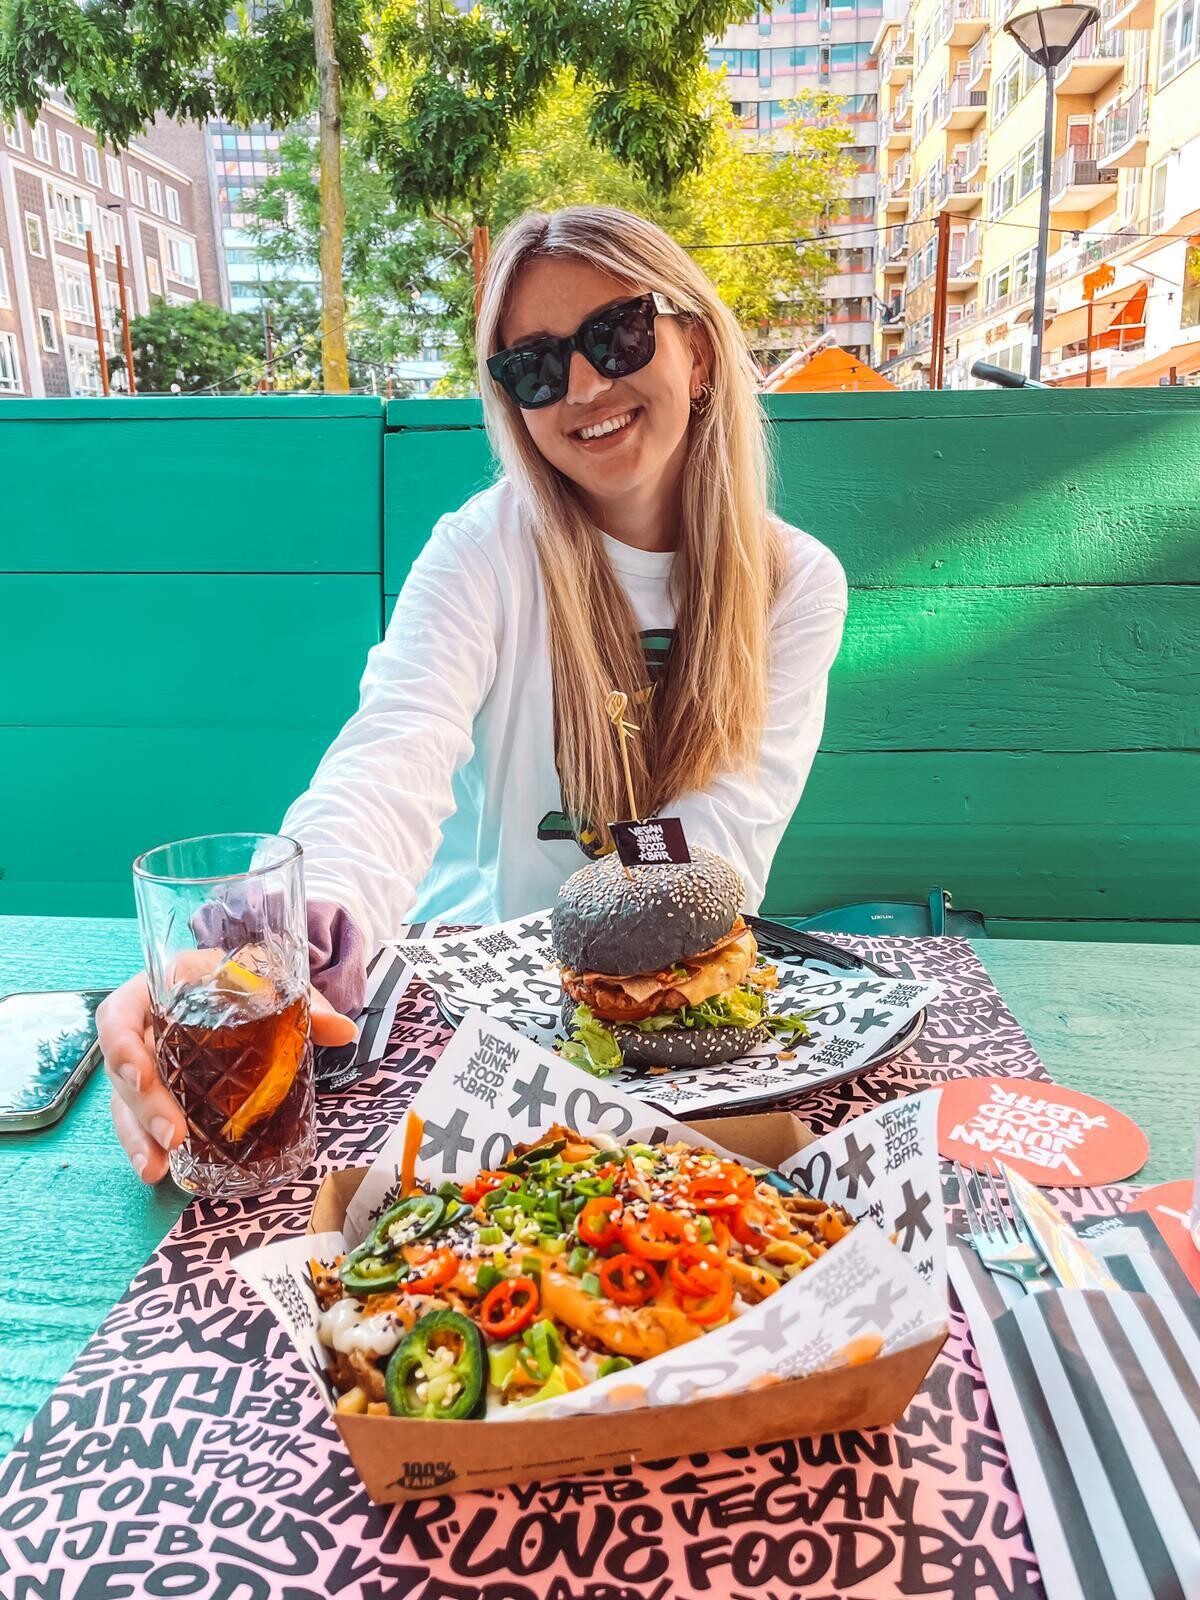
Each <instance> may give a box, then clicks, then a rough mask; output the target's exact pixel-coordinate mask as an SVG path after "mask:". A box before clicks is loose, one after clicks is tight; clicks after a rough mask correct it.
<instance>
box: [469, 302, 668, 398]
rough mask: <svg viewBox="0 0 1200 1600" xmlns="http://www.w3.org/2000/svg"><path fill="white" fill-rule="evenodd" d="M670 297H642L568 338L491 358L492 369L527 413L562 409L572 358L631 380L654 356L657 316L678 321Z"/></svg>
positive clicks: (593, 318) (609, 375) (517, 348)
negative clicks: (575, 356)
mask: <svg viewBox="0 0 1200 1600" xmlns="http://www.w3.org/2000/svg"><path fill="white" fill-rule="evenodd" d="M678 315H679V312H678V311H677V310H676V309H675V307H674V306H673V305H672V304H671V302H670V301H669V300H668V299H667V297H666V296H665V295H661V294H640V295H638V297H637V299H636V300H623V301H622V302H621V304H620V305H617V306H609V308H608V310H607V311H597V312H596V314H595V315H594V316H591V317H585V318H584V320H583V321H582V322H581V323H580V324H579V326H578V327H577V328H576V330H575V332H574V333H573V334H571V335H570V336H569V337H568V338H566V339H553V338H549V337H547V338H545V339H534V340H532V341H531V342H530V343H529V344H518V345H514V346H513V347H512V349H511V350H500V351H498V352H497V353H496V354H495V355H494V356H489V357H488V363H487V369H488V371H489V372H490V373H491V375H492V377H493V378H495V380H496V382H497V383H498V384H499V385H500V387H501V388H502V389H503V390H504V392H505V394H507V395H509V396H510V397H511V398H512V399H513V400H515V401H516V402H517V404H518V405H519V406H520V407H521V408H522V410H525V411H537V410H538V409H539V408H540V407H541V406H553V405H557V404H558V402H559V401H560V400H565V399H566V395H567V390H568V389H569V388H570V385H571V355H572V353H573V352H574V351H576V350H578V351H579V353H580V355H581V356H583V358H584V359H585V360H586V361H589V362H590V363H591V364H592V366H593V367H595V369H596V371H597V372H598V373H599V374H600V376H601V377H602V378H627V377H628V376H629V375H630V373H631V372H638V371H640V369H641V368H642V367H644V366H645V365H646V364H647V363H648V362H649V361H650V360H651V359H652V358H653V356H654V319H655V317H677V316H678Z"/></svg>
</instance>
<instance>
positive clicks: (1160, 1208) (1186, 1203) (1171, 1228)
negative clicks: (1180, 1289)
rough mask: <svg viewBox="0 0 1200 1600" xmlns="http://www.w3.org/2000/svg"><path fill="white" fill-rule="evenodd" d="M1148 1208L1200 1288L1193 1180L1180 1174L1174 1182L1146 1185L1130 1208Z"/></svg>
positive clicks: (1134, 1209) (1191, 1280) (1191, 1282)
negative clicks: (1193, 1231)
mask: <svg viewBox="0 0 1200 1600" xmlns="http://www.w3.org/2000/svg"><path fill="white" fill-rule="evenodd" d="M1129 1209H1130V1210H1131V1211H1145V1212H1148V1213H1149V1216H1150V1220H1151V1221H1152V1222H1153V1224H1154V1226H1155V1227H1156V1228H1157V1229H1158V1231H1159V1233H1161V1234H1162V1236H1163V1238H1164V1239H1165V1240H1166V1241H1167V1243H1168V1245H1170V1247H1171V1254H1172V1255H1173V1256H1174V1257H1175V1259H1176V1261H1178V1263H1179V1265H1180V1266H1181V1267H1182V1268H1183V1270H1184V1271H1185V1272H1186V1273H1187V1275H1188V1281H1189V1282H1190V1284H1191V1285H1192V1288H1193V1289H1196V1290H1200V1250H1197V1249H1196V1246H1195V1245H1194V1244H1193V1243H1192V1235H1191V1233H1190V1231H1189V1229H1190V1226H1191V1217H1190V1215H1189V1213H1190V1212H1191V1209H1192V1180H1191V1179H1190V1178H1176V1179H1175V1181H1174V1183H1156V1184H1155V1185H1154V1187H1153V1188H1152V1189H1143V1190H1142V1192H1141V1194H1139V1195H1138V1197H1137V1199H1136V1200H1135V1201H1134V1202H1133V1204H1132V1205H1131V1206H1130V1208H1129Z"/></svg>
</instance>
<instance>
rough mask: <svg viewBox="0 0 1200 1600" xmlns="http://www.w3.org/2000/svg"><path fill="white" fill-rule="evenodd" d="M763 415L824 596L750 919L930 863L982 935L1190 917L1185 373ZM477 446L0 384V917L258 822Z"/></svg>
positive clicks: (451, 418) (285, 791) (1170, 922)
mask: <svg viewBox="0 0 1200 1600" xmlns="http://www.w3.org/2000/svg"><path fill="white" fill-rule="evenodd" d="M768 413H769V415H770V418H771V421H772V434H773V437H774V441H775V446H776V456H777V461H778V490H777V503H778V505H779V508H780V510H781V511H782V513H783V514H784V515H785V516H786V517H788V518H789V519H790V520H792V521H794V522H797V523H800V524H801V525H803V526H805V527H806V528H808V529H809V530H810V531H811V532H812V533H814V534H816V535H817V536H818V537H820V538H822V539H824V540H825V541H826V542H827V543H828V544H830V545H831V546H832V547H833V549H834V550H836V551H837V553H838V555H839V556H840V558H841V560H842V562H843V564H844V565H845V567H846V570H847V573H848V575H849V578H850V584H851V591H852V592H851V609H850V617H849V621H848V625H847V630H846V640H845V645H844V647H843V650H842V654H841V657H840V659H839V661H838V663H837V666H836V668H835V670H834V675H833V679H832V682H831V688H830V702H829V716H828V721H827V726H826V734H825V740H824V744H823V749H822V753H821V755H820V756H819V757H818V759H817V762H816V765H815V768H814V771H813V774H812V778H811V780H810V782H809V785H808V788H807V790H806V793H805V796H804V799H803V801H802V803H801V806H800V809H799V811H798V813H797V815H796V818H795V820H794V822H793V824H792V826H791V828H790V830H789V832H788V835H787V838H786V840H785V843H784V846H783V848H782V850H781V852H780V855H779V857H778V859H777V862H776V868H775V872H774V874H773V876H772V880H771V884H770V888H769V892H768V900H767V909H768V910H771V911H774V912H776V913H794V914H805V913H808V912H811V911H816V910H819V909H820V908H821V907H822V906H826V905H831V904H838V903H842V902H845V901H848V900H855V899H865V898H872V897H879V896H892V897H909V898H915V897H920V896H923V895H924V893H925V891H926V890H927V889H928V888H929V886H930V885H931V884H932V883H933V882H935V881H940V882H944V883H946V884H948V885H949V886H950V887H951V888H952V889H953V891H954V893H955V896H956V898H957V900H958V901H959V903H961V904H973V905H977V906H979V907H980V908H981V909H982V910H983V911H984V912H985V913H987V915H988V918H989V922H990V925H991V928H992V931H993V933H996V934H1004V933H1011V934H1013V935H1019V936H1024V937H1075V938H1078V937H1089V938H1105V937H1106V938H1112V939H1136V938H1144V939H1153V940H1158V941H1170V940H1195V939H1197V938H1200V923H1198V922H1197V920H1196V919H1197V914H1198V913H1197V907H1198V905H1200V894H1198V890H1200V865H1198V863H1200V850H1198V849H1197V843H1198V839H1197V833H1198V828H1197V816H1196V810H1197V808H1196V805H1195V801H1194V793H1195V783H1194V778H1193V781H1192V783H1191V784H1189V782H1188V780H1189V778H1190V777H1192V775H1193V772H1194V771H1195V770H1196V768H1195V752H1196V749H1197V738H1196V727H1195V707H1196V705H1197V703H1198V702H1197V695H1196V689H1197V683H1196V666H1195V663H1196V661H1197V653H1196V646H1197V643H1198V637H1197V636H1198V635H1200V587H1197V582H1198V580H1200V392H1198V391H1195V390H1162V391H1160V390H1123V391H1119V392H1113V393H1111V394H1105V393H1103V392H1093V393H1091V394H1084V393H1081V392H1079V391H1072V392H1069V393H1054V392H1048V393H1040V394H1039V393H1033V392H1023V393H1015V394H1008V393H1005V394H1001V393H989V392H984V393H951V394H939V395H929V394H903V395H887V396H876V395H862V396H859V395H817V396H812V397H804V398H801V397H795V398H792V397H772V398H771V399H770V400H769V402H768ZM493 470H494V469H493V466H492V463H491V461H490V458H489V452H488V449H487V444H486V440H485V438H484V435H483V432H482V427H481V421H480V411H479V406H478V404H477V403H476V402H471V401H399V402H392V403H391V404H390V405H389V406H387V408H386V417H385V413H384V407H383V406H382V405H380V404H379V403H378V402H375V401H372V400H359V399H345V400H336V399H322V398H313V399H308V398H297V399H291V398H287V399H285V398H269V399H257V398H253V399H241V400H206V401H188V400H180V401H174V402H170V401H154V400H145V401H142V400H137V401H117V402H111V403H108V402H100V401H76V402H69V401H60V402H53V401H51V402H20V401H11V402H7V403H5V404H4V405H3V406H2V407H0V486H2V488H0V597H2V598H3V602H4V610H3V614H4V618H5V627H4V629H3V630H2V631H0V750H2V756H0V770H2V771H3V772H4V773H5V775H6V776H5V781H4V782H3V783H2V784H0V911H7V912H14V913H16V912H20V913H38V912H51V913H54V912H61V913H73V914H84V915H89V914H90V915H97V914H122V913H127V912H128V911H129V910H130V909H131V895H130V891H129V863H130V860H131V858H132V856H133V855H134V854H135V853H136V851H137V850H138V849H140V848H142V847H144V846H145V845H146V844H147V843H149V842H152V841H155V840H158V839H161V838H165V837H169V836H178V835H181V834H186V833H189V832H198V831H204V830H207V829H211V828H223V827H252V828H253V827H271V826H274V825H275V824H277V822H278V819H279V816H280V814H281V813H282V811H283V809H284V807H285V805H286V803H287V801H288V799H289V798H290V797H291V796H292V795H293V794H294V793H295V792H296V791H297V790H298V789H299V788H301V787H302V786H303V784H304V783H305V781H306V780H307V777H308V775H309V773H310V772H311V770H312V768H313V766H314V765H315V763H316V760H317V758H318V756H319V754H320V752H321V750H322V748H323V747H324V745H325V743H326V742H327V740H328V738H329V737H330V736H331V735H332V733H333V732H334V731H335V729H336V728H337V726H338V725H339V723H340V722H341V720H342V719H343V717H344V716H345V715H346V714H347V713H348V711H349V710H350V709H351V708H352V706H353V704H354V694H355V686H356V684H357V681H358V677H359V674H360V672H361V667H362V662H363V657H364V656H365V653H366V650H367V648H368V647H369V645H370V644H371V643H372V642H374V640H375V639H376V638H377V637H378V635H379V630H380V627H381V625H382V619H383V617H384V615H385V614H386V611H387V610H388V609H390V606H391V603H392V601H393V600H394V597H395V594H396V592H397V591H398V589H399V587H400V585H401V584H402V583H403V580H404V575H405V573H406V572H407V570H408V567H409V565H410V564H411V561H412V559H413V556H414V555H415V553H416V551H417V550H419V548H420V547H421V544H422V543H423V542H424V540H425V539H426V538H427V537H428V533H429V529H430V527H431V526H432V524H433V522H434V521H435V520H436V518H437V517H438V516H439V515H440V514H441V513H443V512H444V511H447V510H450V509H453V507H455V506H456V505H458V504H459V503H461V501H462V500H464V499H465V498H466V497H467V496H468V495H469V494H470V493H471V492H472V491H473V490H474V489H475V488H478V487H482V486H484V485H485V484H486V483H487V482H489V481H490V480H491V476H492V473H493ZM264 663H270V667H269V669H268V667H266V666H265V665H264ZM9 774H11V775H12V776H13V778H14V779H15V781H12V782H10V781H9V778H8V775H9Z"/></svg>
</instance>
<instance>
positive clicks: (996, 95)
mask: <svg viewBox="0 0 1200 1600" xmlns="http://www.w3.org/2000/svg"><path fill="white" fill-rule="evenodd" d="M1020 98H1021V63H1020V62H1019V61H1014V62H1013V63H1012V65H1011V66H1009V67H1008V68H1007V69H1006V70H1005V71H1004V72H1002V73H1001V74H1000V76H999V77H998V78H997V79H996V82H995V84H994V85H993V87H992V127H993V128H998V127H999V126H1000V124H1001V123H1002V122H1003V121H1004V119H1005V117H1006V116H1007V115H1008V113H1009V112H1010V111H1011V110H1012V108H1013V107H1014V106H1015V105H1016V103H1017V101H1018V100H1019V99H1020Z"/></svg>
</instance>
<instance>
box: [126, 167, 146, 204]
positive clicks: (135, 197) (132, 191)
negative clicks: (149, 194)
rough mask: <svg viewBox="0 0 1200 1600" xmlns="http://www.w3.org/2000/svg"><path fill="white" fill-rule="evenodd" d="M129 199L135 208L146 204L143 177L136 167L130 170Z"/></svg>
mask: <svg viewBox="0 0 1200 1600" xmlns="http://www.w3.org/2000/svg"><path fill="white" fill-rule="evenodd" d="M129 198H130V199H131V200H132V201H133V203H134V205H135V206H144V205H145V204H146V195H145V191H144V190H143V188H142V175H141V173H140V172H139V171H138V169H137V168H136V167H130V169H129Z"/></svg>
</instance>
